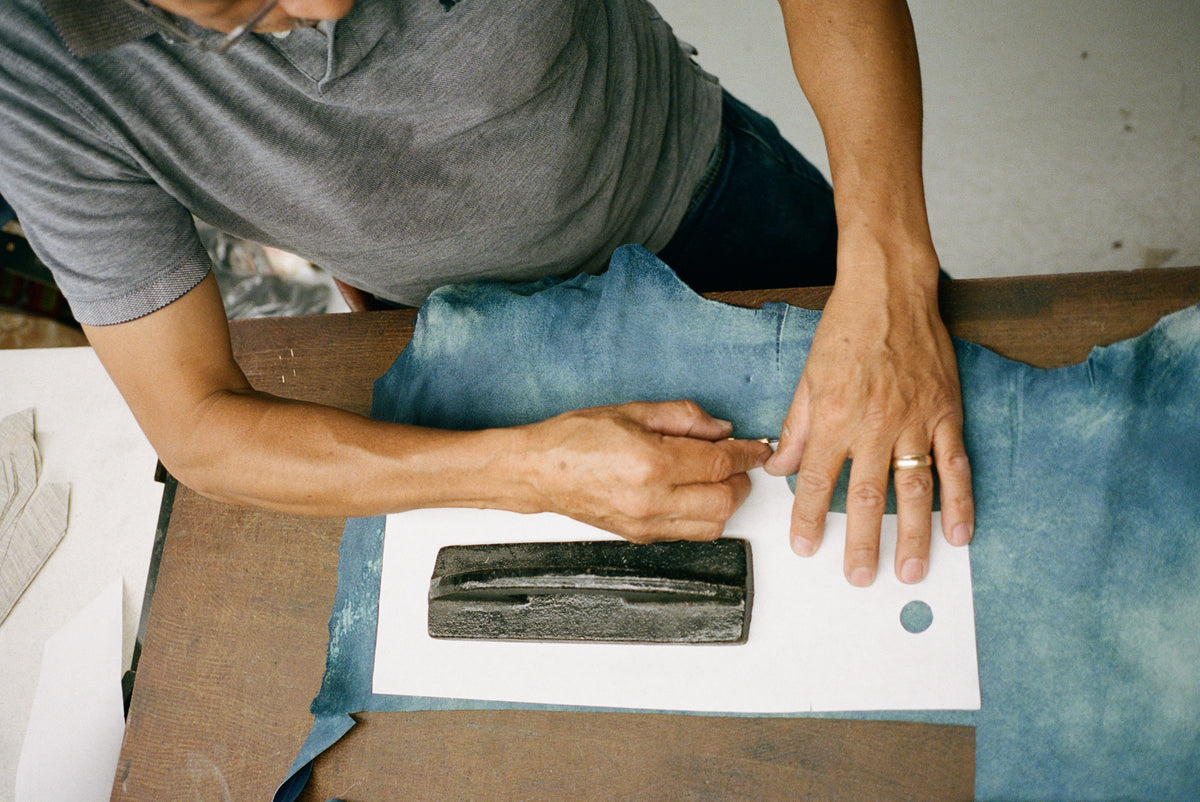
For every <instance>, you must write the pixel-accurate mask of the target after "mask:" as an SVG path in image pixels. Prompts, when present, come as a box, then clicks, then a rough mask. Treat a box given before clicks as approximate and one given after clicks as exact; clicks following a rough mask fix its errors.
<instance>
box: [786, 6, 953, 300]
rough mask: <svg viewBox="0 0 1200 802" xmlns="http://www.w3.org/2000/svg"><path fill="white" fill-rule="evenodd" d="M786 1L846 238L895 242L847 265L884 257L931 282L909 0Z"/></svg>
mask: <svg viewBox="0 0 1200 802" xmlns="http://www.w3.org/2000/svg"><path fill="white" fill-rule="evenodd" d="M780 5H781V7H782V10H783V15H784V23H785V27H786V29H787V35H788V42H789V45H790V48H791V54H792V64H793V67H794V69H795V72H796V77H797V79H798V80H799V82H800V85H801V88H802V89H803V90H804V93H805V95H806V97H807V98H808V100H809V103H810V104H811V105H812V108H813V110H814V112H815V114H816V116H817V119H818V122H819V123H820V125H821V130H822V133H823V134H824V138H825V146H826V150H827V152H828V155H829V166H830V172H831V177H832V179H833V188H834V199H835V204H836V207H837V220H838V236H839V239H840V240H841V241H843V242H846V241H850V242H855V241H857V240H860V239H863V238H866V239H870V240H871V241H872V242H873V243H875V245H874V246H873V247H886V248H891V249H894V251H895V252H894V253H890V254H887V255H886V257H885V258H882V259H879V258H876V259H865V260H854V262H853V263H851V262H849V261H848V260H847V261H845V263H840V264H839V270H840V272H844V271H845V269H850V270H854V269H857V268H858V267H859V266H860V265H869V266H873V267H883V268H886V269H888V270H892V271H902V272H903V273H906V274H907V278H909V279H911V280H916V281H919V282H920V284H922V285H923V286H925V287H927V288H930V289H932V287H933V286H934V285H936V281H937V262H936V257H935V256H934V252H933V245H932V241H931V239H930V236H929V224H928V220H927V217H926V213H925V196H924V188H923V183H922V177H921V79H920V69H919V66H918V62H917V51H916V42H915V39H914V36H913V31H912V23H911V20H910V18H909V15H908V9H907V7H906V5H905V4H904V3H903V2H899V1H895V2H893V0H780ZM888 257H890V258H888ZM904 277H905V276H901V275H897V276H891V277H888V278H895V279H901V278H904ZM839 278H841V277H840V276H839ZM871 278H875V277H871Z"/></svg>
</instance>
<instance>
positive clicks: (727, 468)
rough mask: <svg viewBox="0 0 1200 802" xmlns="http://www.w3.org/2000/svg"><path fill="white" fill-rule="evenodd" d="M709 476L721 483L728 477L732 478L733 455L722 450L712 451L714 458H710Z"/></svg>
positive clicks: (715, 449)
mask: <svg viewBox="0 0 1200 802" xmlns="http://www.w3.org/2000/svg"><path fill="white" fill-rule="evenodd" d="M709 460H710V461H709V476H711V477H712V478H713V480H714V481H717V482H719V481H721V480H723V479H725V478H726V477H728V476H732V475H733V472H734V468H735V467H736V466H735V465H734V462H733V455H732V454H730V453H729V452H728V451H726V450H724V449H721V448H714V449H712V456H711V457H709Z"/></svg>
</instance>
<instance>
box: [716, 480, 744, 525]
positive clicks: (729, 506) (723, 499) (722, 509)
mask: <svg viewBox="0 0 1200 802" xmlns="http://www.w3.org/2000/svg"><path fill="white" fill-rule="evenodd" d="M740 503H741V500H740V499H739V498H738V497H737V495H736V494H735V492H734V490H733V489H732V488H722V492H719V493H718V494H717V501H716V504H714V505H713V517H714V518H716V520H717V521H718V522H719V523H718V524H716V525H717V526H718V527H721V528H723V527H724V524H725V522H726V521H728V520H729V519H730V517H732V516H733V513H734V512H735V511H736V510H737V508H738V505H739V504H740Z"/></svg>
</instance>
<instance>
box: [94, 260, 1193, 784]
mask: <svg viewBox="0 0 1200 802" xmlns="http://www.w3.org/2000/svg"><path fill="white" fill-rule="evenodd" d="M827 296H828V290H827V289H795V290H781V291H773V292H752V293H750V292H743V293H727V294H721V295H718V296H715V297H718V298H720V299H722V300H727V301H730V302H733V303H740V304H743V305H756V304H758V303H761V302H762V301H763V300H767V299H771V300H785V301H788V302H790V303H794V304H797V305H800V306H808V307H813V308H817V307H820V306H821V305H822V304H823V303H824V300H825V298H826V297H827ZM942 299H943V314H944V317H945V319H946V321H947V323H948V325H949V327H950V329H951V331H952V332H953V333H954V334H956V335H958V336H961V337H965V338H967V339H971V340H974V341H976V342H979V343H982V344H984V345H987V346H989V347H991V348H992V349H994V350H996V351H998V352H999V353H1001V354H1003V355H1005V356H1008V357H1010V358H1013V359H1018V360H1021V361H1025V362H1030V363H1032V364H1035V365H1040V366H1043V367H1055V366H1061V365H1065V364H1070V363H1073V362H1078V361H1080V360H1082V359H1084V358H1085V357H1086V356H1087V353H1088V351H1089V350H1090V348H1091V347H1092V346H1093V345H1097V344H1107V343H1111V342H1115V341H1117V340H1120V339H1124V338H1126V337H1130V336H1133V335H1136V334H1138V333H1140V332H1142V331H1144V330H1145V329H1146V328H1148V327H1149V326H1150V325H1152V324H1153V323H1154V322H1155V321H1156V320H1158V318H1159V317H1161V316H1162V315H1164V314H1167V313H1169V312H1172V311H1176V310H1178V309H1181V308H1183V307H1185V306H1189V305H1191V304H1193V303H1196V302H1198V301H1200V268H1181V269H1167V270H1147V271H1138V272H1134V273H1119V274H1113V273H1099V274H1097V273H1093V274H1076V275H1067V276H1053V277H1034V278H1018V279H985V280H973V281H955V282H949V283H947V284H945V285H944V286H943V291H942ZM412 322H413V315H412V313H411V312H368V313H362V314H353V315H329V316H320V317H309V318H276V319H264V320H256V321H247V322H238V323H235V324H234V325H233V326H232V330H233V338H234V349H235V352H236V354H237V357H238V361H239V362H240V364H241V365H242V367H243V369H244V370H245V371H246V373H247V375H248V376H249V377H250V379H251V381H252V382H253V383H254V385H255V386H256V387H257V388H259V389H262V390H266V391H269V392H272V393H276V394H279V395H283V396H289V397H294V398H305V399H309V400H313V401H318V402H322V403H326V404H331V405H334V406H338V407H342V408H345V409H349V410H353V411H356V412H362V413H365V412H366V411H367V410H368V409H369V405H370V391H371V384H372V382H373V381H374V379H376V378H377V377H378V376H380V375H381V374H382V373H383V372H384V371H385V370H386V369H387V368H388V366H389V365H390V364H391V362H392V360H393V359H394V358H395V356H396V355H397V354H398V353H399V352H400V350H401V349H402V348H403V346H404V344H405V343H406V342H407V341H408V338H409V336H410V335H411V333H412ZM342 526H343V521H341V520H334V519H312V518H300V517H294V516H288V515H282V514H276V513H270V512H264V511H262V510H258V509H250V508H240V507H232V506H226V505H222V504H218V503H215V502H210V501H207V500H205V499H203V498H201V497H200V496H198V495H196V494H195V493H192V492H191V491H189V490H188V489H187V488H179V491H178V493H177V495H176V497H175V501H174V510H173V513H172V515H171V518H170V522H169V528H168V531H167V535H166V538H165V548H164V550H163V553H162V559H161V564H160V568H159V572H158V575H157V584H156V589H155V591H154V596H153V603H152V605H151V609H150V612H149V617H148V620H147V627H146V636H145V641H144V645H143V650H142V654H141V661H140V665H139V668H138V673H137V683H136V687H135V689H134V696H133V701H132V706H131V708H130V711H129V718H128V724H127V727H126V733H125V742H124V745H123V747H122V751H121V758H120V763H119V766H118V770H117V776H116V780H115V784H114V798H118V799H127V798H128V799H147V800H166V799H178V798H184V797H186V798H189V799H191V798H200V799H228V798H232V799H237V800H242V799H266V798H269V797H270V795H271V793H272V792H273V791H274V788H275V786H276V785H277V784H278V782H279V781H280V780H281V779H282V778H283V776H284V773H285V772H286V770H287V768H288V766H289V765H290V764H291V762H292V760H293V758H294V757H295V755H296V753H297V751H298V749H299V747H300V744H301V742H302V741H303V740H304V738H305V736H306V735H307V733H308V729H309V727H310V725H311V722H312V717H311V716H310V715H309V713H308V705H309V703H310V702H311V700H312V699H313V697H314V696H315V695H316V693H317V690H318V688H319V686H320V681H321V675H322V671H323V670H324V661H325V648H326V645H327V629H326V626H327V622H328V617H329V614H330V610H331V608H332V604H333V596H334V590H335V585H336V580H337V546H338V540H339V537H340V535H341V532H342ZM356 718H358V720H359V722H360V723H359V725H358V726H357V727H355V728H354V729H353V730H351V732H350V733H349V734H348V735H347V736H346V737H345V738H344V739H343V740H342V741H341V742H339V743H338V744H337V745H336V746H335V747H334V748H332V749H331V750H330V751H329V752H328V753H326V754H325V755H324V756H322V757H321V758H320V759H319V760H318V761H317V764H316V768H315V771H314V774H313V778H312V781H311V782H310V783H309V788H308V790H307V792H306V793H307V796H306V797H305V798H306V799H315V800H324V799H327V798H329V797H338V798H342V799H347V800H354V799H387V800H392V799H496V798H522V799H552V798H569V799H578V798H589V797H591V798H606V799H607V798H637V799H656V798H663V799H665V798H701V799H707V798H713V799H728V798H750V799H779V798H847V799H884V798H888V799H896V798H916V799H963V798H968V797H970V796H971V793H972V789H973V782H974V730H973V728H970V727H950V726H934V725H924V724H912V723H897V722H864V721H841V720H836V721H831V720H809V719H779V718H770V719H768V718H759V719H756V718H722V717H707V716H681V715H657V714H639V713H629V714H625V713H574V712H531V711H456V712H421V713H386V714H385V713H376V714H362V715H359V716H356Z"/></svg>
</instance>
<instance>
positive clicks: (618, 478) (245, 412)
mask: <svg viewBox="0 0 1200 802" xmlns="http://www.w3.org/2000/svg"><path fill="white" fill-rule="evenodd" d="M85 330H86V333H87V335H88V339H89V340H90V341H91V343H92V345H93V347H94V348H95V350H96V352H97V354H98V355H99V356H100V359H101V361H102V362H103V363H104V366H105V368H106V369H107V370H108V372H109V375H110V376H112V378H113V381H114V382H115V383H116V385H117V387H118V389H119V390H120V391H121V393H122V395H123V396H124V398H125V400H126V402H127V403H128V404H129V406H130V408H131V409H132V410H133V413H134V416H135V417H136V418H137V420H138V423H139V424H140V425H141V427H142V429H143V430H144V431H145V433H146V436H147V437H148V438H149V440H150V442H151V443H152V444H153V445H154V447H155V449H156V450H157V451H158V454H159V458H160V459H161V460H162V462H163V464H164V465H165V466H166V467H167V469H168V470H170V471H171V472H172V474H173V475H174V476H175V477H176V478H178V479H179V480H180V481H181V482H183V483H185V484H187V485H188V486H190V487H192V488H193V489H195V490H196V491H198V492H200V493H202V494H204V495H207V496H210V497H213V498H217V499H220V500H224V501H229V502H235V503H246V504H255V505H259V506H263V507H267V508H271V509H276V510H282V511H287V512H295V513H303V514H312V515H336V516H358V515H371V514H380V513H387V512H395V511H400V510H405V509H412V508H416V507H431V506H468V507H493V508H500V509H508V510H514V511H518V512H539V511H554V512H561V513H564V514H566V515H570V516H572V517H574V518H577V519H579V520H583V521H585V522H588V523H592V524H596V525H598V526H601V527H603V528H606V529H609V530H611V531H614V532H616V533H618V534H621V535H623V536H625V537H628V538H630V539H634V540H661V539H677V538H691V539H705V538H714V537H717V536H718V535H719V534H720V532H721V530H722V528H723V526H724V522H725V520H726V519H727V518H728V517H729V515H731V514H732V513H733V511H734V509H736V508H737V506H738V505H739V504H740V503H741V502H742V501H743V500H744V499H745V497H746V495H747V493H748V492H749V479H748V478H747V476H746V471H747V470H749V469H750V468H753V467H756V466H758V465H761V464H762V462H763V461H764V460H765V459H766V457H767V456H768V454H769V449H767V447H766V446H763V445H762V444H760V443H754V442H747V441H733V440H726V439H725V438H727V437H728V436H729V434H730V429H729V426H728V425H727V424H725V423H723V422H721V421H717V420H715V419H713V418H711V417H709V416H708V415H706V414H704V413H703V412H702V411H701V410H700V409H699V408H698V407H696V406H695V405H694V404H690V403H686V402H668V403H662V404H626V405H622V406H619V407H601V408H595V409H588V410H580V411H577V412H572V413H567V414H564V415H560V416H558V417H555V418H551V419H550V420H548V421H544V422H542V423H537V424H532V425H529V426H521V427H513V428H509V429H492V430H485V431H480V432H450V431H441V430H434V429H425V428H418V427H412V426H402V425H398V424H390V423H382V422H379V421H373V420H370V419H368V418H365V417H362V416H359V415H355V414H352V413H349V412H344V411H341V410H337V409H332V408H330V407H324V406H319V405H316V404H310V403H304V402H299V401H291V400H285V399H281V398H277V397H274V396H270V395H267V394H265V393H260V392H257V391H255V390H253V389H252V388H251V387H250V384H249V382H248V381H247V380H246V377H245V375H244V374H243V373H242V371H241V369H240V368H238V366H237V364H236V362H235V361H234V359H233V354H232V351H231V348H230V342H229V330H228V324H227V321H226V318H225V312H224V309H223V308H222V305H221V299H220V295H219V292H218V290H217V287H216V283H215V281H214V279H213V278H212V276H211V275H210V276H209V277H208V278H206V279H205V280H204V281H203V282H201V283H200V285H198V286H197V287H196V288H195V289H193V290H192V291H191V292H189V293H187V294H186V295H184V296H183V297H182V298H180V299H179V300H178V301H176V302H174V303H172V304H170V305H169V306H167V307H165V308H163V309H161V310H159V311H157V312H154V313H153V314H150V315H148V316H146V317H143V318H140V319H138V320H134V321H131V322H128V323H122V324H118V325H114V326H100V327H95V326H88V327H85Z"/></svg>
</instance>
